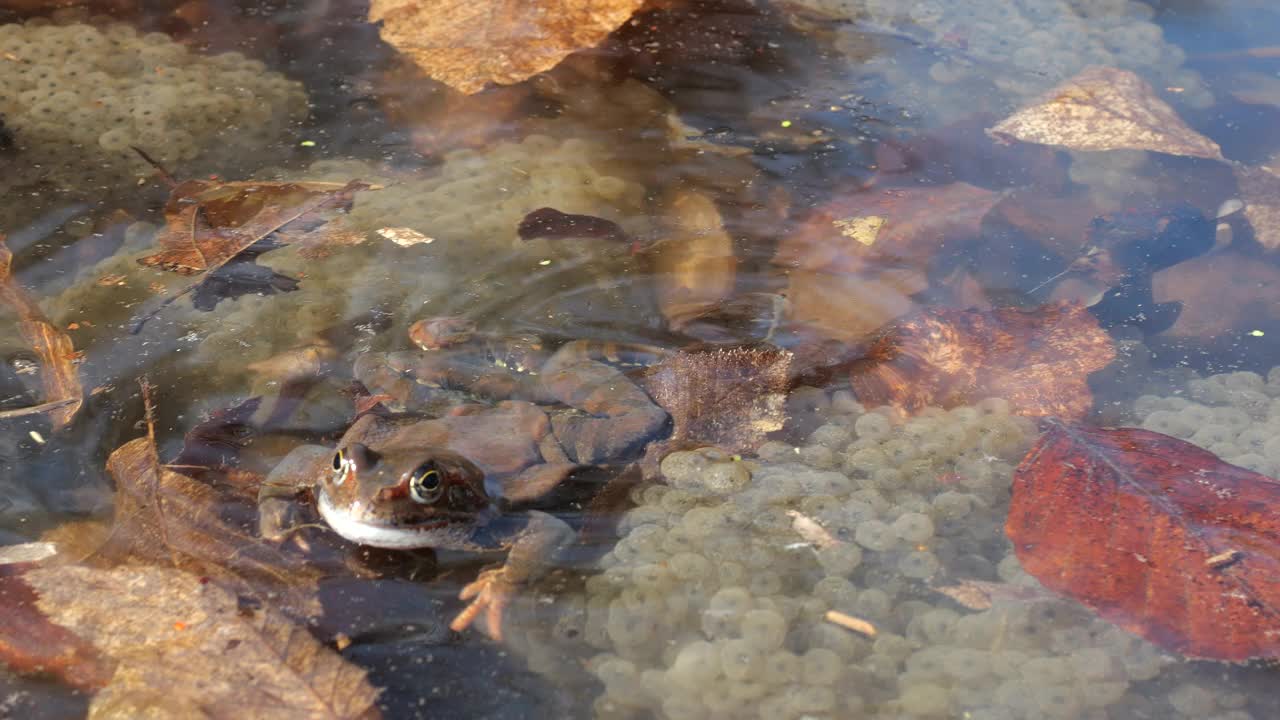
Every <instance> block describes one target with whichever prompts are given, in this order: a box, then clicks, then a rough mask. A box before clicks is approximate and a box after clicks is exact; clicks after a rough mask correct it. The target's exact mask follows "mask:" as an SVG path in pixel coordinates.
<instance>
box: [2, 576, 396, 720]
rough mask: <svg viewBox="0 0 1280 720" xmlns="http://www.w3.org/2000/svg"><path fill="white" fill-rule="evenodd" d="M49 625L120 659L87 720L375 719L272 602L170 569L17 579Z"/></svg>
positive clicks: (353, 679)
mask: <svg viewBox="0 0 1280 720" xmlns="http://www.w3.org/2000/svg"><path fill="white" fill-rule="evenodd" d="M17 579H18V580H19V581H21V583H22V584H23V586H24V587H25V588H28V589H29V590H30V591H31V592H33V593H34V596H35V597H36V598H38V599H36V601H35V605H36V607H37V608H38V610H39V613H40V614H42V615H43V617H44V618H47V621H46V622H49V623H52V624H53V626H54V627H56V628H58V629H60V630H61V631H62V632H67V633H70V634H73V635H74V636H75V637H77V638H78V639H79V640H81V641H83V642H86V643H88V644H89V645H91V646H92V648H94V649H95V650H96V652H97V653H100V654H101V655H102V656H104V657H106V658H109V659H110V660H112V661H115V663H116V670H115V673H114V674H113V675H112V676H111V677H110V682H109V683H108V684H107V685H106V687H105V688H103V689H102V690H101V691H99V692H98V694H97V695H96V696H95V697H94V699H93V702H92V706H91V708H90V712H89V716H90V717H145V716H164V717H179V716H181V717H192V716H196V717H206V718H228V719H229V718H241V717H246V714H250V715H252V716H253V717H255V718H333V719H335V720H336V719H337V718H353V719H354V718H365V719H369V718H376V717H378V716H379V712H378V710H377V707H376V705H375V701H376V700H377V696H378V690H377V689H376V688H374V687H373V686H372V685H371V684H370V683H369V681H368V678H367V677H366V675H365V672H364V671H363V670H361V669H359V668H357V667H355V666H354V665H351V664H349V663H347V662H346V661H345V660H343V659H342V658H341V657H340V656H339V655H338V654H337V653H335V652H333V651H331V650H329V649H328V648H326V647H324V646H323V645H322V644H320V642H319V641H317V640H316V639H315V638H313V637H311V635H310V633H308V632H307V630H306V629H305V628H303V627H300V626H298V625H295V624H294V623H293V622H292V621H290V620H289V619H288V618H286V617H285V616H284V615H283V614H281V613H280V612H279V611H277V610H275V609H274V608H272V607H270V606H264V607H260V608H246V607H245V606H244V604H243V603H242V602H241V601H240V599H239V598H237V597H236V595H235V593H233V592H230V591H228V590H226V589H225V588H222V587H220V586H219V585H218V584H216V583H208V582H204V581H203V580H202V579H201V578H200V577H198V576H196V575H191V574H188V573H185V572H182V571H179V570H174V569H171V568H154V567H151V568H148V567H122V568H116V569H114V570H98V569H93V568H87V567H79V566H73V565H68V566H61V567H49V568H37V569H32V570H28V571H26V572H25V573H23V574H22V575H20V576H18V578H17Z"/></svg>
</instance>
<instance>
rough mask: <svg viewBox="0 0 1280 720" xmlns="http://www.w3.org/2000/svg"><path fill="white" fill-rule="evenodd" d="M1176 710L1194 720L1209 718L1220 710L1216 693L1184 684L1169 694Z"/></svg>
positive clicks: (1170, 701)
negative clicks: (1195, 719) (1196, 719)
mask: <svg viewBox="0 0 1280 720" xmlns="http://www.w3.org/2000/svg"><path fill="white" fill-rule="evenodd" d="M1169 704H1170V705H1172V706H1173V709H1174V710H1177V711H1178V712H1180V713H1182V714H1183V715H1186V716H1187V717H1192V718H1203V717H1209V716H1210V715H1212V714H1213V712H1214V711H1215V710H1217V709H1218V702H1217V700H1216V699H1215V698H1214V693H1213V692H1211V691H1209V690H1206V689H1205V688H1203V687H1201V686H1199V685H1196V684H1194V683H1184V684H1182V685H1179V686H1178V687H1176V688H1174V690H1173V692H1171V693H1169Z"/></svg>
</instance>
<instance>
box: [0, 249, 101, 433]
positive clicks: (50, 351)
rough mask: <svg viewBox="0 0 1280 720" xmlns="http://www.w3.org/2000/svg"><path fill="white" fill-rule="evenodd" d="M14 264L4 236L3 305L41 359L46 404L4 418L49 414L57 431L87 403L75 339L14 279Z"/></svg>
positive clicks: (0, 283)
mask: <svg viewBox="0 0 1280 720" xmlns="http://www.w3.org/2000/svg"><path fill="white" fill-rule="evenodd" d="M12 261H13V253H11V252H10V251H9V247H8V246H7V245H5V244H4V235H3V234H0V304H3V305H7V306H8V307H11V308H13V310H14V312H15V313H16V314H17V316H18V323H17V324H18V332H19V333H21V334H22V339H23V340H24V341H26V343H27V345H28V346H30V347H31V350H32V351H33V352H35V354H36V355H37V356H38V357H39V358H40V384H41V385H42V386H43V388H44V402H43V403H41V404H39V405H34V406H32V407H26V408H21V409H18V410H7V411H4V412H0V418H6V417H17V416H23V415H35V414H41V413H47V414H48V416H49V419H50V421H52V423H53V427H54V429H55V430H56V429H59V428H63V427H66V426H67V424H69V423H70V422H71V419H72V418H73V417H75V415H76V413H77V412H79V411H80V406H81V405H83V404H84V389H83V388H82V387H81V385H80V372H79V370H78V369H77V368H76V359H77V356H76V350H75V347H74V346H73V345H72V344H71V338H70V337H69V336H68V335H67V334H66V333H64V332H62V331H61V330H59V329H58V328H57V327H55V326H54V325H52V324H51V323H50V322H49V319H48V318H46V317H45V315H44V313H43V312H41V311H40V306H39V305H37V304H36V302H35V301H34V300H32V299H31V296H29V295H28V294H27V292H26V291H25V290H23V289H22V288H21V287H20V286H19V285H18V283H17V281H16V280H14V278H13V275H12V271H11V264H12Z"/></svg>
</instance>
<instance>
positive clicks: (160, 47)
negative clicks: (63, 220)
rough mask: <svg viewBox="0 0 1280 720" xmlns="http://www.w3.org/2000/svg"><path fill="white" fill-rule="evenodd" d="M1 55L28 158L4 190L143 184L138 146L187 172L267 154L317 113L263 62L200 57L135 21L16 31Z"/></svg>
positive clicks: (9, 108) (1, 91) (9, 30)
mask: <svg viewBox="0 0 1280 720" xmlns="http://www.w3.org/2000/svg"><path fill="white" fill-rule="evenodd" d="M0 48H4V52H5V57H6V60H5V62H3V63H0V116H3V118H4V122H5V126H6V127H7V128H8V129H9V130H10V131H11V132H12V133H13V136H14V139H15V142H16V145H17V149H18V152H20V153H22V156H23V161H22V162H20V163H12V164H11V167H9V168H8V169H7V170H6V173H5V175H4V177H0V192H7V191H10V190H13V189H14V188H22V187H26V186H32V185H34V184H36V183H40V182H52V183H56V185H57V186H58V187H60V188H72V189H76V188H78V189H82V190H84V191H92V192H97V193H101V192H102V191H103V190H104V189H105V190H106V191H108V192H110V191H112V190H114V189H115V188H116V187H119V186H124V187H132V185H133V183H131V182H130V181H132V180H134V179H135V178H137V177H139V176H140V175H144V174H147V173H149V172H151V169H150V168H149V167H148V166H147V165H146V164H145V163H144V162H142V160H141V159H140V158H139V157H138V156H137V155H136V154H135V153H134V152H133V151H132V150H131V149H130V146H137V147H141V148H143V149H144V150H146V151H147V152H148V153H149V154H150V155H152V156H153V157H155V158H156V159H157V160H158V161H160V162H161V163H164V164H167V165H169V166H171V167H172V168H173V169H174V170H175V172H176V171H188V172H190V171H194V170H196V169H197V168H203V169H217V168H224V167H227V166H229V165H232V164H234V163H235V162H236V161H237V160H242V159H245V158H248V157H256V158H258V159H261V154H262V151H263V149H264V148H265V147H266V146H268V145H269V144H270V143H271V142H273V141H274V140H276V139H277V138H278V137H279V136H280V134H281V132H282V131H283V130H284V129H285V128H286V127H287V126H288V125H289V124H290V123H293V122H297V121H300V120H301V119H303V118H305V117H306V113H307V98H306V94H305V93H304V92H303V89H302V86H301V84H299V83H297V82H294V81H292V80H289V79H287V78H285V77H284V76H283V75H280V74H278V73H274V72H268V71H267V70H266V67H265V66H264V65H263V64H262V63H260V62H258V61H256V60H250V59H247V58H245V57H244V56H243V55H241V54H239V53H226V54H222V55H216V56H204V55H200V54H197V53H193V52H190V51H189V50H188V49H187V48H186V47H185V46H183V45H180V44H178V43H176V42H174V41H173V40H172V39H170V38H169V37H168V36H167V35H164V34H161V33H149V34H144V35H139V34H138V33H137V31H136V30H134V29H133V27H132V26H130V25H127V24H125V23H94V24H86V23H78V22H77V23H68V24H56V23H51V22H49V21H47V20H32V21H29V22H27V23H10V24H4V25H0ZM213 151H216V159H215V158H214V157H213V155H212V152H213Z"/></svg>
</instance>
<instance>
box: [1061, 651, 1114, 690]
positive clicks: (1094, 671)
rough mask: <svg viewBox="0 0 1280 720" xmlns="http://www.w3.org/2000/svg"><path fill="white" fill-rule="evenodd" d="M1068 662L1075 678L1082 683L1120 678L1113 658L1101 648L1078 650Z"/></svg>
mask: <svg viewBox="0 0 1280 720" xmlns="http://www.w3.org/2000/svg"><path fill="white" fill-rule="evenodd" d="M1068 662H1070V663H1071V670H1072V673H1073V674H1074V675H1075V678H1076V679H1077V680H1079V681H1082V682H1086V683H1092V682H1095V681H1099V680H1109V679H1112V678H1115V677H1119V676H1120V668H1119V666H1118V665H1117V663H1116V660H1115V658H1113V657H1112V656H1111V655H1110V654H1108V653H1107V651H1106V650H1103V649H1102V648H1097V647H1084V648H1080V649H1078V650H1076V651H1074V652H1072V653H1071V655H1070V657H1069V658H1068Z"/></svg>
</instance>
